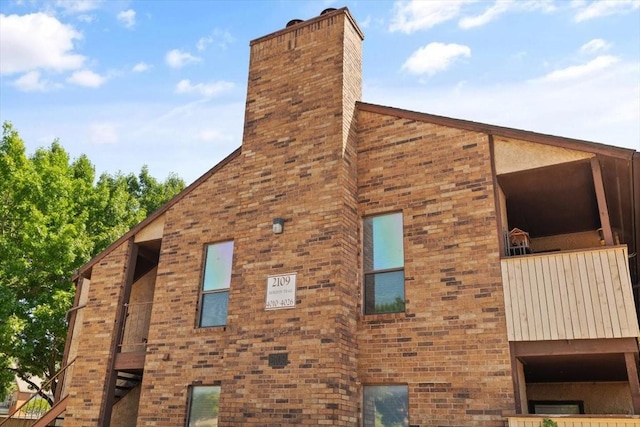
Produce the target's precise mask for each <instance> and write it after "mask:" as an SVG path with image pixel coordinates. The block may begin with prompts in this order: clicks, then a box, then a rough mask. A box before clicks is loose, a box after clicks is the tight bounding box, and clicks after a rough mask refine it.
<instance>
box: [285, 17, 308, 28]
mask: <svg viewBox="0 0 640 427" xmlns="http://www.w3.org/2000/svg"><path fill="white" fill-rule="evenodd" d="M301 22H304V21H302V19H292V20H291V21H289V22H287V25H286V26H285V28H289V27H290V26H292V25H296V24H299V23H301Z"/></svg>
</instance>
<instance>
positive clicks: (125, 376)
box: [113, 371, 142, 404]
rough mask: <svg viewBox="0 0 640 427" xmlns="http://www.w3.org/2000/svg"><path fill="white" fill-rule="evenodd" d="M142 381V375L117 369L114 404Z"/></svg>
mask: <svg viewBox="0 0 640 427" xmlns="http://www.w3.org/2000/svg"><path fill="white" fill-rule="evenodd" d="M141 382H142V375H138V374H133V373H129V372H122V371H118V377H117V379H116V390H115V399H114V401H113V402H114V404H116V403H118V401H119V400H120V399H122V398H123V397H124V396H125V395H126V394H127V393H129V392H130V391H131V390H133V389H134V388H136V387H137V386H138V385H140V383H141Z"/></svg>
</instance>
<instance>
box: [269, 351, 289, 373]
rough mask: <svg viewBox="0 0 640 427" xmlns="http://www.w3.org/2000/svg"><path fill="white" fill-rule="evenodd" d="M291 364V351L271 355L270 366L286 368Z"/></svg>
mask: <svg viewBox="0 0 640 427" xmlns="http://www.w3.org/2000/svg"><path fill="white" fill-rule="evenodd" d="M288 364H289V353H271V354H270V355H269V366H270V367H272V368H274V369H278V368H285V367H286V366H287V365H288Z"/></svg>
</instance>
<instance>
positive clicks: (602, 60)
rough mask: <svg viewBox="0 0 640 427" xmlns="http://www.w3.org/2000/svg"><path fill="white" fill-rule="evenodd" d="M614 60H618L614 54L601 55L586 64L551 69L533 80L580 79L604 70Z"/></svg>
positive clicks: (613, 62)
mask: <svg viewBox="0 0 640 427" xmlns="http://www.w3.org/2000/svg"><path fill="white" fill-rule="evenodd" d="M616 62H618V58H616V57H615V56H611V55H602V56H598V57H596V58H595V59H593V60H591V61H589V62H587V63H586V64H582V65H572V66H570V67H567V68H563V69H561V70H555V71H552V72H550V73H549V74H547V75H545V76H543V77H541V78H539V79H535V80H534V81H542V82H558V81H567V80H575V79H580V78H583V77H586V76H589V75H592V74H595V73H597V72H598V71H601V70H604V69H605V68H609V67H610V66H611V65H613V64H615V63H616Z"/></svg>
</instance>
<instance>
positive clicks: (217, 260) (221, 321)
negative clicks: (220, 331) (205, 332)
mask: <svg viewBox="0 0 640 427" xmlns="http://www.w3.org/2000/svg"><path fill="white" fill-rule="evenodd" d="M205 250H206V255H205V263H204V273H203V275H202V287H201V294H200V319H199V321H198V325H199V326H200V327H202V328H204V327H208V326H224V325H226V324H227V308H228V305H229V286H230V285H231V269H232V264H233V241H228V242H221V243H213V244H210V245H207V247H206V249H205Z"/></svg>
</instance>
